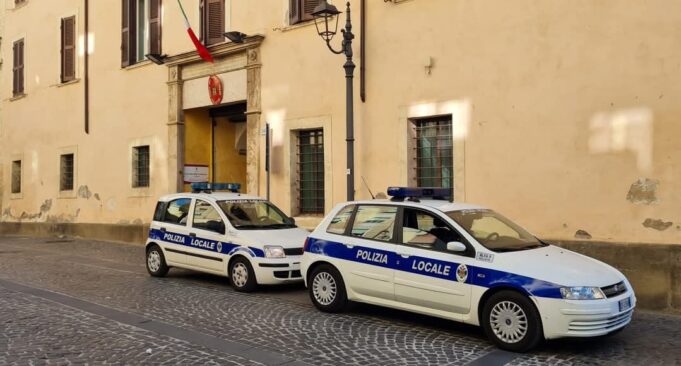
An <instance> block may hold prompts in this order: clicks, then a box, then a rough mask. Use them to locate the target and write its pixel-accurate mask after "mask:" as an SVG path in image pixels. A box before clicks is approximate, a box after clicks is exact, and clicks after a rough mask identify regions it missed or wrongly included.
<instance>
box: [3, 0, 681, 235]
mask: <svg viewBox="0 0 681 366" xmlns="http://www.w3.org/2000/svg"><path fill="white" fill-rule="evenodd" d="M214 3H220V4H219V5H216V6H219V7H221V8H220V9H222V10H221V13H219V14H220V15H221V21H220V22H217V24H218V25H217V26H218V27H222V28H223V29H224V31H230V30H238V31H241V32H243V33H245V34H247V35H248V36H247V37H246V39H245V42H244V43H233V42H230V41H229V40H227V39H226V38H224V37H221V38H219V39H218V40H217V41H215V34H211V33H210V32H211V30H213V29H214V28H213V27H215V26H216V25H215V24H216V22H215V21H214V20H212V21H213V23H210V22H209V21H208V20H206V18H207V17H206V16H205V14H204V15H202V14H203V13H204V12H205V11H207V10H204V9H207V8H208V7H210V6H213V5H214ZM311 3H315V2H314V1H312V2H311V1H303V0H261V1H257V2H254V1H243V0H224V1H213V0H208V1H205V2H204V1H199V0H184V1H183V5H184V7H185V10H186V12H187V16H188V18H189V21H190V23H191V24H192V26H193V28H194V30H196V32H197V33H199V34H203V39H204V41H205V42H207V43H210V42H213V44H210V45H209V47H208V49H209V50H210V52H211V53H212V55H213V58H214V59H215V62H214V63H207V62H205V61H202V60H201V59H200V57H199V56H198V54H197V53H196V51H195V49H194V46H193V45H192V43H191V41H190V39H189V37H188V35H187V32H186V30H185V28H184V23H183V19H182V15H181V12H180V9H179V7H178V3H177V2H176V1H171V0H163V1H159V0H123V1H121V0H117V1H114V0H97V1H94V0H91V1H89V2H88V1H86V0H78V1H77V0H51V1H47V2H46V1H37V0H24V1H20V2H16V1H15V0H5V1H4V9H5V10H4V11H5V16H4V22H3V23H4V32H3V37H2V59H3V64H2V73H1V75H0V80H2V86H1V88H0V95H1V98H2V101H1V103H2V106H1V110H2V115H1V120H2V124H1V126H2V130H1V131H0V136H1V139H2V143H1V145H0V146H1V148H0V154H2V155H1V156H0V158H1V162H2V164H1V170H0V171H1V172H2V199H1V202H2V208H1V219H2V221H3V222H4V223H21V224H22V225H23V224H26V225H33V226H36V225H43V226H46V227H49V225H57V224H64V223H66V224H73V225H81V224H82V225H89V224H97V225H104V226H107V227H110V228H116V227H122V228H128V227H131V226H135V225H137V226H143V225H144V224H148V223H149V221H150V220H151V214H152V210H153V207H154V205H155V203H156V200H157V198H158V197H159V196H160V195H163V194H166V193H170V192H176V191H181V190H186V189H188V187H189V186H188V184H186V183H185V181H187V180H192V179H194V180H201V179H207V180H211V181H217V182H238V183H241V184H242V187H243V188H242V191H243V192H248V193H252V194H258V195H261V196H266V195H267V193H268V185H267V181H268V180H267V174H268V172H267V171H266V166H267V164H266V146H267V141H266V139H265V136H266V134H265V132H266V126H269V128H270V132H271V164H270V171H269V174H270V186H269V192H270V197H271V199H272V201H273V202H275V203H276V204H277V205H278V206H280V207H281V208H282V209H283V210H284V211H285V212H287V213H290V214H292V215H294V216H296V217H297V219H298V222H300V223H302V224H303V225H306V226H314V224H315V223H316V222H317V221H318V220H319V219H320V218H321V217H322V215H323V214H324V213H325V212H328V211H329V210H330V209H331V208H332V207H333V206H334V205H335V204H336V203H339V202H342V201H344V200H345V194H346V185H345V180H346V175H345V174H346V147H345V146H346V145H345V78H344V71H343V69H342V65H343V62H344V59H343V58H342V57H341V56H336V55H333V54H332V53H331V52H329V51H328V50H327V48H326V45H324V43H323V41H322V40H321V39H320V37H319V36H318V35H317V32H316V29H315V26H314V23H313V22H311V21H309V20H306V18H308V16H306V13H305V8H306V6H307V7H308V8H309V7H310V6H311V5H310V4H311ZM350 3H351V6H352V9H353V13H352V16H353V18H352V21H353V25H354V29H353V31H355V34H356V38H355V42H354V44H353V46H354V51H355V62H356V64H357V69H356V72H355V96H356V98H355V105H354V107H355V139H356V141H355V154H356V155H355V168H356V169H355V178H356V179H355V187H356V197H357V198H369V197H370V194H369V191H368V189H367V187H368V188H370V189H371V190H372V191H373V192H374V193H377V192H384V191H385V189H386V188H387V187H388V186H393V185H410V186H415V185H445V186H449V187H453V189H454V193H455V199H456V200H458V201H465V202H473V203H479V204H483V205H487V206H490V207H492V208H494V209H496V210H498V211H500V212H502V213H504V214H505V215H506V216H508V217H510V218H512V219H514V220H515V221H517V222H519V223H520V224H522V225H523V226H525V227H527V228H528V229H530V230H531V231H532V232H534V233H535V234H536V235H538V236H540V237H544V238H549V239H558V240H574V239H579V240H591V241H603V242H618V243H659V244H678V243H681V211H679V207H681V191H679V190H678V189H677V188H678V186H679V184H681V148H679V144H678V142H677V139H678V136H681V123H679V118H681V104H679V103H678V100H679V99H681V83H680V82H679V81H681V47H680V46H681V4H680V3H678V2H677V1H672V0H655V1H646V2H640V1H626V2H623V1H614V0H612V1H600V2H594V1H586V0H585V1H576V2H555V1H552V2H547V1H533V0H532V1H531V0H517V1H510V2H509V1H501V0H499V1H469V0H403V1H399V0H393V1H387V2H386V1H379V0H364V1H360V0H352V1H351V2H350ZM86 4H87V6H88V9H87V11H86V9H85V6H86ZM126 4H127V5H126ZM131 4H132V5H131ZM335 5H336V6H338V8H339V9H343V10H344V6H342V4H341V3H340V2H338V1H337V2H336V4H335ZM126 6H127V8H126ZM362 8H363V10H364V11H363V12H362V11H361V10H362ZM126 9H127V10H126ZM296 9H297V10H298V11H300V12H301V14H300V16H298V17H296V16H295V15H296V14H292V12H293V13H295V11H296ZM292 10H293V11H292ZM126 14H127V16H126ZM362 17H364V21H363V22H362V19H361V18H362ZM86 18H87V28H88V29H87V31H86V29H85V28H86V24H85V23H86ZM68 19H73V23H68V22H69V20H68ZM125 19H127V20H128V21H129V22H128V26H127V28H126V26H125V24H126V21H125ZM213 19H215V18H213ZM344 21H345V15H344V14H343V15H341V17H340V23H341V26H342V24H343V23H344ZM65 22H66V23H65ZM362 23H364V27H360V25H361V24H362ZM65 24H66V27H67V28H68V27H70V24H73V26H74V27H75V28H74V30H73V33H68V34H65V31H64V29H65V28H64V25H65ZM122 24H123V26H122ZM130 24H134V25H135V26H132V27H131V26H130ZM126 29H127V30H126ZM202 29H203V30H202ZM67 30H69V31H70V28H68V29H67ZM157 31H160V32H158V33H157ZM126 32H127V33H126ZM131 32H132V33H131ZM133 33H134V34H133ZM362 33H364V34H363V35H362ZM69 34H74V35H75V38H73V41H71V40H70V39H69V37H68V36H69ZM131 34H133V36H132V38H128V39H129V40H130V39H133V40H134V42H132V43H130V42H128V43H125V42H122V39H123V38H126V37H131ZM65 36H67V37H66V38H64V37H65ZM340 38H341V35H340V34H338V35H337V36H336V38H335V39H334V40H333V42H332V43H333V44H334V45H335V46H336V47H337V48H338V47H339V44H340ZM65 39H66V41H65ZM209 39H211V41H210V42H208V40H209ZM86 40H87V41H86ZM362 40H363V41H364V42H365V44H364V48H365V52H364V61H363V62H361V57H360V56H361V52H360V46H361V43H362ZM17 42H19V43H21V47H23V48H22V50H21V52H22V57H23V59H21V60H19V61H20V62H19V65H17V59H16V55H15V53H16V52H17V51H16V47H14V45H15V44H17ZM86 42H87V43H86ZM71 44H72V45H73V48H69V45H71ZM86 45H87V47H86ZM122 46H123V47H122ZM157 47H160V53H159V54H160V55H164V56H167V57H165V58H164V60H163V61H164V64H163V65H157V64H154V63H152V62H150V61H149V60H147V59H146V57H144V56H145V55H146V54H148V53H154V52H153V51H158V50H159V49H158V48H157ZM71 49H73V51H71ZM68 52H73V55H74V58H73V60H71V59H68V57H69V56H68V55H69V53H68ZM122 53H124V54H122ZM65 55H66V56H65ZM65 57H66V58H65ZM122 60H123V61H124V62H122ZM71 62H72V63H71ZM86 63H87V67H86ZM126 63H127V65H125V66H124V64H126ZM64 67H66V68H67V69H69V68H70V67H72V68H73V70H74V75H73V77H72V78H66V79H68V80H65V78H64V75H68V74H69V73H68V72H66V73H65V69H64ZM69 70H70V69H69ZM17 72H21V77H22V78H23V90H22V91H19V92H17V90H16V85H15V84H14V82H13V80H14V79H16V78H17V75H18V74H17ZM362 74H363V75H362ZM211 76H217V77H218V78H219V79H220V80H221V82H222V87H223V98H222V100H221V101H220V102H219V103H218V104H213V103H212V102H211V100H210V95H209V89H208V80H209V78H210V77H211ZM360 78H364V87H363V88H361V87H360ZM360 96H363V97H364V100H362V98H360ZM86 125H87V131H86ZM190 171H191V172H195V173H196V176H191V177H190V174H189V172H190ZM202 177H203V178H202ZM364 181H366V185H365V184H364ZM12 225H15V227H16V224H12Z"/></svg>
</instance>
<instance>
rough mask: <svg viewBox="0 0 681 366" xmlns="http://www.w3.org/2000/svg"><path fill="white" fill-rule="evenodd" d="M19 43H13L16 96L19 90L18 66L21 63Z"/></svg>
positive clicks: (14, 89) (13, 91)
mask: <svg viewBox="0 0 681 366" xmlns="http://www.w3.org/2000/svg"><path fill="white" fill-rule="evenodd" d="M18 49H19V43H18V42H14V44H13V45H12V95H14V96H16V95H17V94H18V90H19V83H18V82H19V76H18V75H17V70H18V68H17V66H18V65H19V51H18Z"/></svg>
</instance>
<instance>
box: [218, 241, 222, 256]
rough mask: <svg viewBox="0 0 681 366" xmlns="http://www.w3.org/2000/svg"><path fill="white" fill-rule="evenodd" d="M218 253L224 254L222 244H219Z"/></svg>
mask: <svg viewBox="0 0 681 366" xmlns="http://www.w3.org/2000/svg"><path fill="white" fill-rule="evenodd" d="M218 253H222V243H221V242H218Z"/></svg>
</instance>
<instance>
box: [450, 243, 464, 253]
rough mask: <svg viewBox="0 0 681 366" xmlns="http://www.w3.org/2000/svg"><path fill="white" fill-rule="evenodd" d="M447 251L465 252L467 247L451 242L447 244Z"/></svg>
mask: <svg viewBox="0 0 681 366" xmlns="http://www.w3.org/2000/svg"><path fill="white" fill-rule="evenodd" d="M447 250H448V251H450V252H465V251H466V245H464V243H462V242H460V241H450V242H449V243H447Z"/></svg>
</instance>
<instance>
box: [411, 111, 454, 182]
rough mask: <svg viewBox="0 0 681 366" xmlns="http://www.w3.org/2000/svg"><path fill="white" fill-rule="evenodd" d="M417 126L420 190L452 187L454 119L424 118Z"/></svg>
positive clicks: (419, 120) (417, 163) (417, 176)
mask: <svg viewBox="0 0 681 366" xmlns="http://www.w3.org/2000/svg"><path fill="white" fill-rule="evenodd" d="M413 123H414V127H415V129H416V134H415V139H416V143H415V144H414V146H415V148H416V157H415V158H416V164H415V166H416V184H417V185H418V186H419V187H442V188H452V186H453V184H454V169H453V167H454V163H453V162H454V150H453V149H452V141H453V138H452V117H451V116H441V117H431V118H423V119H417V120H414V121H413Z"/></svg>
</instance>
